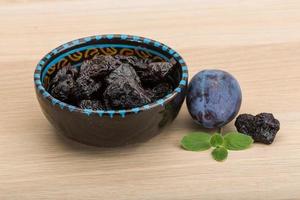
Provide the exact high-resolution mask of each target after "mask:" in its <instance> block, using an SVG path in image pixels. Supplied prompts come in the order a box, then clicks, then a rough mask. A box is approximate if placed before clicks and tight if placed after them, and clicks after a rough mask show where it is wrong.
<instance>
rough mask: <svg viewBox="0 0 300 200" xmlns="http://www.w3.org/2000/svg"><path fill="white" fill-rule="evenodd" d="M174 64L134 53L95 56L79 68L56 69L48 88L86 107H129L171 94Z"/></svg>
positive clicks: (61, 98)
mask: <svg viewBox="0 0 300 200" xmlns="http://www.w3.org/2000/svg"><path fill="white" fill-rule="evenodd" d="M172 70H173V65H172V64H171V63H169V62H155V61H153V60H151V59H139V58H137V57H135V56H122V55H116V56H107V55H96V56H94V57H93V58H92V59H90V60H86V61H84V62H83V63H82V65H81V66H80V68H79V69H77V68H75V67H72V66H71V65H68V66H66V67H63V68H61V69H60V70H59V71H57V73H56V75H55V76H54V77H53V78H52V79H51V81H50V84H49V87H48V90H49V92H50V93H51V95H52V96H53V97H55V98H57V99H59V100H61V101H63V102H66V103H69V104H72V105H75V106H78V107H80V108H83V109H93V110H98V109H101V110H110V109H129V108H134V107H139V106H143V105H145V104H148V103H151V102H154V101H156V100H158V99H160V98H162V97H164V96H165V95H167V94H169V93H171V92H172V91H173V88H174V84H173V83H172V80H171V78H170V76H169V74H170V73H171V71H172Z"/></svg>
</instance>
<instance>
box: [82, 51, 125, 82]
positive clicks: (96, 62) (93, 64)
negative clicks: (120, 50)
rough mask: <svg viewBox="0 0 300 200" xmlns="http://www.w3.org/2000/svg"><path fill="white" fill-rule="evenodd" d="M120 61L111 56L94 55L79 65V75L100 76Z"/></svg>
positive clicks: (116, 65)
mask: <svg viewBox="0 0 300 200" xmlns="http://www.w3.org/2000/svg"><path fill="white" fill-rule="evenodd" d="M120 64H121V62H120V61H118V60H116V59H114V57H112V56H104V55H96V56H94V57H93V59H91V60H86V61H84V62H83V64H82V65H81V67H80V75H85V76H89V77H93V78H95V77H98V78H102V77H104V76H106V75H108V74H109V73H110V72H111V71H113V70H114V69H116V68H117V67H118V66H120Z"/></svg>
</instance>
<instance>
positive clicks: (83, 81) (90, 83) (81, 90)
mask: <svg viewBox="0 0 300 200" xmlns="http://www.w3.org/2000/svg"><path fill="white" fill-rule="evenodd" d="M100 87H101V82H96V81H95V80H94V79H92V78H90V77H89V76H87V75H81V76H80V77H78V78H77V80H76V89H75V96H76V98H77V99H91V98H92V95H93V94H95V93H96V92H97V91H98V90H99V89H100Z"/></svg>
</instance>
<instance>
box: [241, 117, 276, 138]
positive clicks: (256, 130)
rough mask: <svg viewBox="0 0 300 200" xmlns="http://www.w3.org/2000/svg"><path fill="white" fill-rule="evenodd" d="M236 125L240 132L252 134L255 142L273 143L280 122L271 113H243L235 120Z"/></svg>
mask: <svg viewBox="0 0 300 200" xmlns="http://www.w3.org/2000/svg"><path fill="white" fill-rule="evenodd" d="M235 126H236V128H237V130H238V131H239V132H240V133H244V134H246V135H250V136H251V137H252V138H253V140H254V141H255V142H260V143H264V144H272V142H273V141H274V139H275V136H276V133H277V132H278V131H279V129H280V123H279V121H278V120H277V119H275V118H274V116H273V114H271V113H260V114H258V115H256V116H253V115H250V114H241V115H239V116H238V118H237V119H236V121H235Z"/></svg>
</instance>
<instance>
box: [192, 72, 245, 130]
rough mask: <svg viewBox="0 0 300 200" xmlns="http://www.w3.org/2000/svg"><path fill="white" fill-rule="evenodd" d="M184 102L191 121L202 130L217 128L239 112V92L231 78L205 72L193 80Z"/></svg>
mask: <svg viewBox="0 0 300 200" xmlns="http://www.w3.org/2000/svg"><path fill="white" fill-rule="evenodd" d="M186 102H187V107H188V110H189V113H190V114H191V116H192V118H193V119H194V121H196V122H197V123H198V124H200V125H201V126H202V127H204V128H220V127H222V126H224V125H226V124H227V123H229V122H230V121H231V120H232V119H233V118H234V117H235V116H236V115H237V113H238V112H239V109H240V106H241V102H242V92H241V88H240V86H239V83H238V81H237V80H236V79H235V78H234V77H233V76H232V75H231V74H229V73H227V72H225V71H221V70H204V71H201V72H199V73H197V74H196V75H195V76H194V77H193V78H192V80H191V82H190V84H189V88H188V95H187V101H186Z"/></svg>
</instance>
